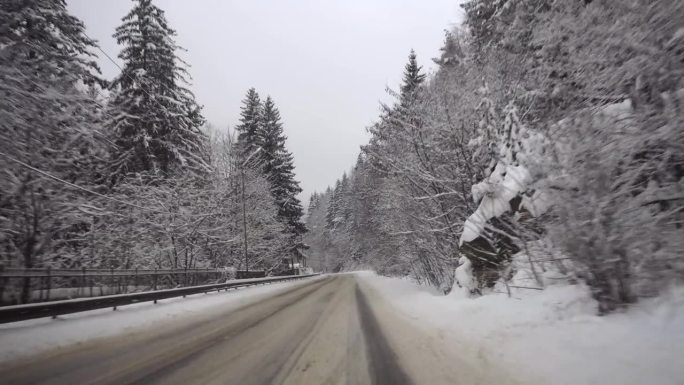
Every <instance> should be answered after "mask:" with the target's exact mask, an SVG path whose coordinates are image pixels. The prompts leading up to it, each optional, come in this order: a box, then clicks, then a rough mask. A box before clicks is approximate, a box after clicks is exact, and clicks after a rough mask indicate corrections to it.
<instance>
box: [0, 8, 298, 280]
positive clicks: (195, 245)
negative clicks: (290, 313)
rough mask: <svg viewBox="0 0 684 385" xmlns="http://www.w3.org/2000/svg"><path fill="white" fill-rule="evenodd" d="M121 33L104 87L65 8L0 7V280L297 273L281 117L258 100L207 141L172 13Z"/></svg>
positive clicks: (248, 100)
mask: <svg viewBox="0 0 684 385" xmlns="http://www.w3.org/2000/svg"><path fill="white" fill-rule="evenodd" d="M112 33H113V36H114V37H115V38H116V40H117V42H118V43H119V45H120V46H121V51H120V52H119V53H118V55H119V58H120V59H121V60H122V62H123V65H122V67H121V72H120V74H119V75H118V76H117V77H116V78H115V79H113V80H112V81H107V80H105V79H102V77H101V75H100V71H99V69H98V67H97V65H96V63H95V59H96V55H100V56H102V57H103V58H104V57H110V58H111V56H113V54H114V53H107V52H104V51H101V50H100V49H99V48H98V46H97V43H96V42H95V41H93V40H92V39H90V38H89V37H88V36H87V34H86V32H85V27H84V25H83V23H82V22H81V21H80V20H78V19H77V18H75V17H74V16H72V15H70V14H69V12H68V11H67V8H66V3H65V1H64V0H29V1H26V0H7V1H2V2H1V3H0V95H1V96H0V264H2V265H4V266H6V267H25V268H33V267H46V266H51V267H59V268H81V267H88V268H107V269H110V268H113V269H118V268H129V269H132V268H141V269H142V268H195V267H197V268H204V267H218V268H223V267H230V266H232V267H234V268H237V269H245V268H249V269H250V270H265V271H266V272H267V273H268V274H272V273H273V274H274V273H278V272H280V271H283V270H286V269H288V268H289V264H290V263H292V262H293V261H296V260H297V259H298V258H299V257H300V256H301V250H302V248H303V247H304V245H303V243H302V235H303V234H304V232H305V231H306V229H305V227H304V224H303V223H302V220H301V217H302V214H303V211H302V206H301V204H300V202H299V201H298V199H297V194H299V193H300V192H301V189H300V188H299V185H298V182H297V181H296V180H295V178H294V166H293V160H292V154H290V153H289V152H288V150H287V148H286V146H285V141H286V136H285V134H284V129H283V123H282V121H281V117H280V114H279V112H278V108H277V107H276V105H275V103H274V101H273V100H272V99H271V98H270V97H267V98H266V99H265V100H264V101H261V100H260V97H259V95H258V94H257V92H256V91H255V90H254V89H251V90H249V91H248V92H247V95H246V96H245V99H244V105H243V106H242V113H241V120H240V122H239V124H238V125H237V126H236V129H235V133H234V134H231V133H229V132H225V131H221V130H217V129H214V128H212V127H210V126H209V125H207V124H206V123H205V120H204V118H203V117H202V109H201V106H200V105H199V103H198V102H197V101H196V100H195V96H194V95H193V94H192V92H191V91H190V68H189V66H188V65H187V64H185V63H184V62H183V60H181V59H180V58H179V56H178V52H179V51H180V47H178V46H177V45H176V43H175V36H176V32H175V31H174V30H173V28H172V27H171V26H170V25H169V24H168V22H167V20H166V18H165V16H164V11H163V10H161V9H160V8H158V7H156V6H155V5H154V4H153V3H152V2H151V1H150V0H137V1H135V2H134V3H133V8H132V9H131V10H130V12H129V13H128V14H127V15H125V16H124V17H123V19H122V22H121V25H120V26H119V27H118V28H117V29H116V31H112ZM109 54H111V56H109ZM236 107H237V106H226V108H236ZM245 259H246V260H245ZM246 263H247V264H248V266H245V264H246Z"/></svg>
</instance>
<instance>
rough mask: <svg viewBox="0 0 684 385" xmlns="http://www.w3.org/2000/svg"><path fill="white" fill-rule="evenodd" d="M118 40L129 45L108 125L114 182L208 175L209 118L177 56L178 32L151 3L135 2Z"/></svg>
mask: <svg viewBox="0 0 684 385" xmlns="http://www.w3.org/2000/svg"><path fill="white" fill-rule="evenodd" d="M122 21H123V24H122V25H121V26H119V27H118V28H117V29H116V33H115V34H114V37H115V38H116V40H117V42H118V43H119V44H121V45H123V46H124V48H123V50H122V51H121V53H120V54H119V57H120V58H121V59H122V60H123V61H124V66H123V70H122V73H121V74H120V75H119V76H118V77H117V78H116V79H115V80H114V82H113V84H112V90H113V92H114V95H115V96H114V98H113V100H112V102H111V114H112V115H113V118H112V119H111V120H110V121H109V126H110V127H111V129H112V131H113V132H114V134H115V136H116V144H117V145H118V149H119V150H118V151H117V152H116V153H115V155H114V159H113V161H112V168H113V171H112V172H113V178H114V179H119V178H121V177H122V176H123V175H125V174H127V173H131V172H143V171H149V172H152V173H155V174H161V175H164V176H169V175H171V174H173V173H174V172H176V171H178V170H180V169H188V170H191V171H193V172H203V171H204V170H206V169H207V168H208V166H207V163H206V156H205V155H204V152H205V148H206V147H205V145H206V143H205V142H206V138H205V136H204V135H203V134H202V132H201V131H200V127H201V125H202V124H203V123H204V118H203V117H202V115H201V112H200V110H201V108H200V107H199V106H198V105H197V103H196V102H195V100H194V95H193V94H192V92H190V90H189V89H188V88H187V87H188V84H189V82H188V79H187V70H186V69H185V68H184V67H185V63H184V62H183V61H182V60H180V59H179V58H178V57H177V56H176V50H177V49H179V47H178V46H177V45H176V43H175V41H174V36H175V35H176V32H175V31H174V30H173V29H172V28H171V27H170V26H169V25H168V23H167V21H166V17H165V16H164V11H163V10H161V9H160V8H158V7H156V6H155V5H153V4H152V1H151V0H136V4H135V6H134V7H133V9H132V10H131V11H130V12H129V13H128V14H127V15H126V16H124V17H123V19H122Z"/></svg>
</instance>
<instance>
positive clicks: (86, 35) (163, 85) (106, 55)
mask: <svg viewBox="0 0 684 385" xmlns="http://www.w3.org/2000/svg"><path fill="white" fill-rule="evenodd" d="M83 35H85V37H87V38H88V39H90V40H91V41H93V42H95V41H97V40H95V39H93V38H91V37H90V36H88V34H86V33H85V31H83ZM95 46H96V47H97V49H98V50H99V51H100V52H102V54H103V55H105V57H106V58H107V59H109V61H110V62H112V63H113V64H114V65H115V66H116V67H117V68H119V70H121V74H123V75H126V77H127V78H129V79H131V80H132V81H134V82H135V81H136V80H135V79H134V78H133V77H132V76H131V75H129V74H128V73H126V72H125V71H124V69H123V67H121V66H120V65H119V63H117V62H116V61H115V60H114V59H112V57H111V56H109V54H108V53H107V52H105V50H103V49H102V47H100V46H99V45H98V44H96V45H95ZM159 85H160V86H162V87H163V88H166V89H167V90H168V91H171V92H172V93H173V92H174V91H173V90H171V89H170V88H168V87H167V86H166V85H165V84H163V83H159ZM140 89H141V90H142V91H143V92H144V93H146V94H147V96H149V97H150V99H151V100H154V102H155V103H157V104H158V105H159V107H161V108H163V109H166V108H167V106H164V105H163V104H161V103H160V102H159V101H158V100H157V99H156V98H155V97H153V96H152V94H150V93H149V92H147V90H146V89H145V87H143V85H142V84H140Z"/></svg>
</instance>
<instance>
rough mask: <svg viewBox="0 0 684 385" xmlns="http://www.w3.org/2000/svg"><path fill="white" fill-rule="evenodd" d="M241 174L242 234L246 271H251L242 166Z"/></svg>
mask: <svg viewBox="0 0 684 385" xmlns="http://www.w3.org/2000/svg"><path fill="white" fill-rule="evenodd" d="M240 174H241V178H240V179H241V180H242V236H243V244H244V252H245V272H246V273H249V264H248V262H247V204H246V203H245V168H244V165H243V167H240Z"/></svg>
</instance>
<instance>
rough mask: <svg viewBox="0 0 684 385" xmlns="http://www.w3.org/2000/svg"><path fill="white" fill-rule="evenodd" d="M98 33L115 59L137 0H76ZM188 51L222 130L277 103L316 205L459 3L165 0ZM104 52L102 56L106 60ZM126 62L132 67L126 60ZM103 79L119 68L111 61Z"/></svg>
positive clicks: (200, 97) (196, 85) (211, 116)
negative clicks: (412, 56)
mask: <svg viewBox="0 0 684 385" xmlns="http://www.w3.org/2000/svg"><path fill="white" fill-rule="evenodd" d="M67 2H68V5H69V9H70V10H71V12H73V14H75V15H76V16H78V17H79V18H80V19H81V20H83V22H84V23H85V25H86V28H87V33H88V35H89V36H90V37H91V38H93V39H96V40H98V42H99V44H100V47H101V48H102V49H103V50H104V51H105V52H107V53H108V54H109V55H110V56H111V57H113V58H115V59H116V60H117V61H118V58H117V57H116V56H117V55H118V53H119V50H120V47H119V46H117V44H116V41H115V40H114V39H113V38H112V34H113V33H114V29H115V28H116V27H117V26H118V25H119V24H120V20H121V17H123V16H124V15H125V14H126V13H127V12H128V10H129V9H130V8H131V7H132V5H133V3H132V2H131V1H129V0H67ZM154 3H155V4H156V5H157V6H159V7H160V8H162V9H164V10H165V12H166V17H167V19H168V20H169V23H170V25H171V27H172V28H174V29H175V30H176V32H177V33H178V36H177V42H178V43H179V44H180V45H181V46H183V47H184V48H186V49H187V50H188V51H187V52H185V53H183V54H182V57H183V58H184V59H185V60H186V61H187V62H188V63H189V64H190V65H191V68H190V73H191V75H192V77H193V86H192V89H193V91H194V93H195V96H196V97H197V101H198V103H199V104H201V105H203V106H204V110H203V112H204V116H205V117H206V118H207V120H208V121H209V122H211V123H212V124H213V125H214V126H216V127H219V128H225V127H233V126H235V125H236V124H237V122H238V118H239V113H240V105H241V100H242V98H243V97H244V95H245V93H246V91H247V89H248V88H250V87H255V88H256V89H257V91H258V92H259V94H260V95H261V96H262V99H263V98H265V97H266V95H271V97H273V99H274V101H275V103H276V106H277V107H278V108H279V109H280V114H281V116H282V118H283V122H284V124H285V133H286V135H287V136H288V143H287V144H288V148H289V149H290V151H291V152H293V154H294V158H295V167H296V173H297V179H298V180H299V181H300V183H301V186H302V188H303V189H304V192H303V194H302V196H301V197H300V198H301V199H302V201H303V202H302V203H304V204H306V203H308V196H309V195H310V194H311V193H312V192H313V191H322V190H324V189H325V187H326V186H328V185H332V184H333V183H334V182H335V180H336V179H337V178H338V177H340V176H341V175H342V173H343V172H344V171H345V170H348V169H350V168H351V167H352V165H353V164H354V162H355V161H356V156H357V155H358V153H359V146H360V145H362V144H364V143H366V142H367V139H368V138H367V134H366V129H365V128H366V127H367V126H369V125H370V124H371V123H372V122H373V121H374V120H375V119H376V117H377V116H378V114H379V110H378V106H379V101H380V100H387V96H386V93H385V88H386V87H387V86H389V87H391V88H393V89H396V88H398V84H399V82H400V80H401V73H402V70H403V66H404V64H405V63H406V60H407V56H408V53H409V50H410V49H411V48H413V49H415V51H416V54H417V55H418V60H419V63H420V64H422V65H423V66H424V69H427V70H430V69H432V68H433V64H432V61H431V60H430V58H432V57H436V56H437V55H438V50H439V47H440V46H441V44H442V42H443V38H444V30H445V29H448V28H450V27H451V26H452V25H453V24H455V23H458V22H459V21H460V20H461V18H462V13H461V10H460V7H459V6H458V3H459V1H458V0H335V1H333V0H243V1H231V0H156V1H154ZM97 53H99V52H97ZM119 64H121V63H119ZM100 66H101V68H102V71H103V75H104V76H105V77H106V78H108V79H111V78H113V77H114V76H115V75H116V74H117V73H118V72H119V69H118V68H117V67H116V66H115V65H114V64H112V63H111V62H110V61H109V60H107V59H106V58H104V57H103V58H101V60H100Z"/></svg>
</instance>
